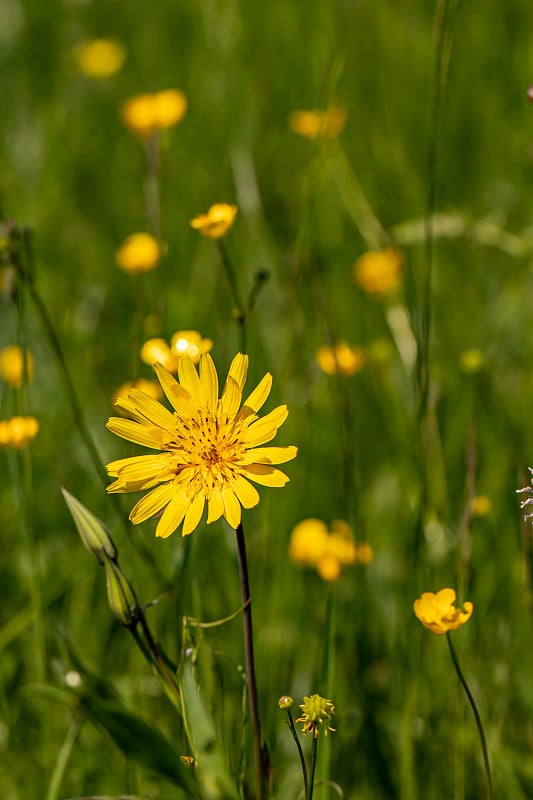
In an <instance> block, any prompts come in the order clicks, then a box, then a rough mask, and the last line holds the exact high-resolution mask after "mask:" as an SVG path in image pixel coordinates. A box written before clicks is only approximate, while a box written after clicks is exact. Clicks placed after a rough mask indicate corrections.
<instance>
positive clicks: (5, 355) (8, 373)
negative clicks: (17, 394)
mask: <svg viewBox="0 0 533 800" xmlns="http://www.w3.org/2000/svg"><path fill="white" fill-rule="evenodd" d="M24 362H26V363H25V364H24ZM33 363H34V362H33V356H32V354H31V353H30V351H29V350H24V349H23V348H22V347H19V346H18V345H17V344H10V345H8V346H7V347H4V348H3V349H2V350H0V377H2V378H3V379H4V381H5V382H6V383H7V384H9V386H13V388H15V389H18V388H19V387H20V386H22V382H23V380H24V366H26V374H27V378H28V381H31V379H32V378H33Z"/></svg>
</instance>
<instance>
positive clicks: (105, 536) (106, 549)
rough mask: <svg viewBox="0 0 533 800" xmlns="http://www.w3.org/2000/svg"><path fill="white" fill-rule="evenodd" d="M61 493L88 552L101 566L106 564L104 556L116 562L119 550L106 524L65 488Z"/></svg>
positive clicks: (62, 488)
mask: <svg viewBox="0 0 533 800" xmlns="http://www.w3.org/2000/svg"><path fill="white" fill-rule="evenodd" d="M61 491H62V493H63V497H64V498H65V502H66V504H67V506H68V509H69V511H70V513H71V515H72V519H73V520H74V522H75V524H76V528H77V529H78V533H79V535H80V537H81V540H82V542H83V544H84V545H85V547H86V548H87V550H89V551H90V552H91V553H93V554H94V555H95V556H96V558H97V559H98V561H99V562H100V564H103V563H104V556H107V557H108V558H110V559H111V560H112V561H114V560H115V559H116V557H117V548H116V547H115V545H114V543H113V540H112V539H111V536H110V535H109V531H108V530H107V528H106V526H105V525H104V523H103V522H101V521H100V520H99V519H98V517H95V516H94V514H92V513H91V512H90V511H89V509H88V508H85V506H84V505H83V504H82V503H80V501H79V500H76V498H75V497H74V495H72V494H70V492H67V490H66V489H65V488H64V487H63V486H62V487H61Z"/></svg>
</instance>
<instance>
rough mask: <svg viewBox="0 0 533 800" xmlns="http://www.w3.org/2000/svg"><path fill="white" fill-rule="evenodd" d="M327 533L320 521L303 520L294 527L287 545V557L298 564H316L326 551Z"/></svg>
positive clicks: (325, 527)
mask: <svg viewBox="0 0 533 800" xmlns="http://www.w3.org/2000/svg"><path fill="white" fill-rule="evenodd" d="M328 536H329V533H328V528H327V525H326V523H325V522H322V520H320V519H314V518H310V519H303V520H302V521H301V522H299V523H298V524H297V525H295V526H294V528H293V530H292V533H291V541H290V544H289V556H290V557H291V558H292V560H293V561H296V562H297V563H298V564H310V565H311V566H314V565H315V564H317V563H318V561H319V560H320V558H321V557H322V555H323V554H324V552H325V550H326V543H327V539H328Z"/></svg>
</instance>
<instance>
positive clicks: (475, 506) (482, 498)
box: [470, 494, 492, 517]
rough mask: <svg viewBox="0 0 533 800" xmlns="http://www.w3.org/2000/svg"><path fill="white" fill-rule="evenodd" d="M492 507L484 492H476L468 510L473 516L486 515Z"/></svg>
mask: <svg viewBox="0 0 533 800" xmlns="http://www.w3.org/2000/svg"><path fill="white" fill-rule="evenodd" d="M491 508H492V503H491V502H490V498H488V497H487V496H486V495H484V494H478V495H476V496H475V497H473V498H472V502H471V504H470V511H471V513H472V516H473V517H486V516H487V514H488V513H489V512H490V510H491Z"/></svg>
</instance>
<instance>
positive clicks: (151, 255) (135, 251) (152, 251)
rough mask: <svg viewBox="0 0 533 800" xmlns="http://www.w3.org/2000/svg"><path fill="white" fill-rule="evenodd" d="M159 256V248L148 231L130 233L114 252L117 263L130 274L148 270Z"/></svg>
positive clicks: (154, 264) (157, 260) (157, 261)
mask: <svg viewBox="0 0 533 800" xmlns="http://www.w3.org/2000/svg"><path fill="white" fill-rule="evenodd" d="M160 258H161V248H160V246H159V243H158V241H157V239H155V238H154V237H153V236H152V235H151V234H150V233H132V235H131V236H128V238H127V239H126V241H125V242H124V244H122V245H121V247H119V249H118V250H117V252H116V253H115V261H116V262H117V265H118V266H119V267H120V269H122V270H124V272H129V274H130V275H135V274H138V273H141V272H150V270H152V269H154V268H155V267H157V265H158V263H159V259H160Z"/></svg>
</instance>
